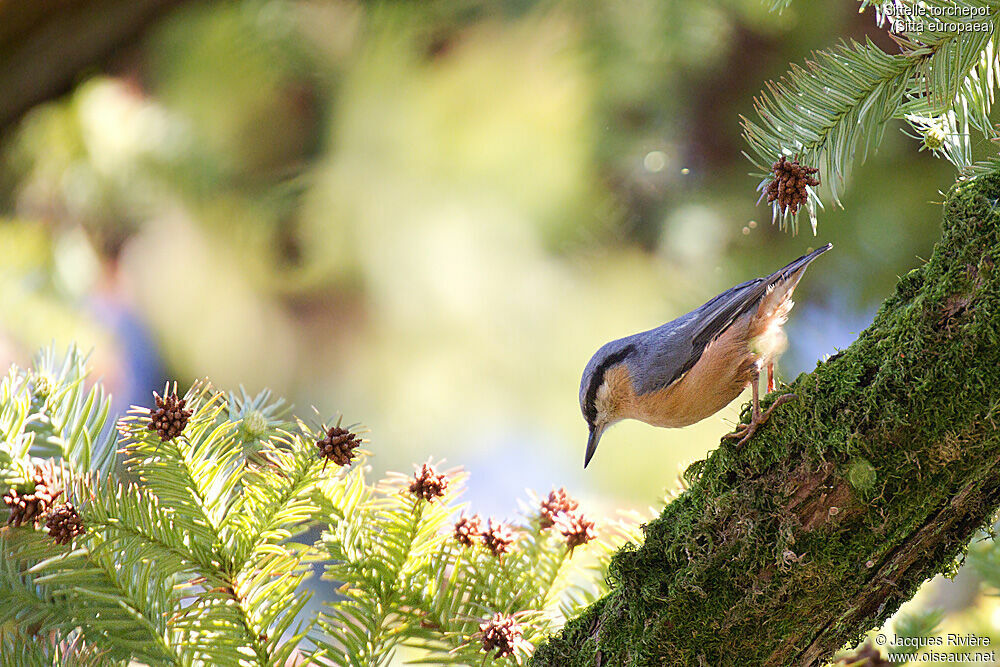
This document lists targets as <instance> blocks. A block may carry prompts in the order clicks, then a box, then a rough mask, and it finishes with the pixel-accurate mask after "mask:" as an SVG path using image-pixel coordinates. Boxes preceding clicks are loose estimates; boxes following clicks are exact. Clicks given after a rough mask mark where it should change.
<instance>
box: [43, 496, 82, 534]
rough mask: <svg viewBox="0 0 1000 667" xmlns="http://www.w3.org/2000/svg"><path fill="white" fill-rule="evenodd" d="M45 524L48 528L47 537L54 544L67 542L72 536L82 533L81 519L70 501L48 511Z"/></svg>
mask: <svg viewBox="0 0 1000 667" xmlns="http://www.w3.org/2000/svg"><path fill="white" fill-rule="evenodd" d="M45 526H46V527H47V528H48V529H49V537H51V538H52V539H53V540H55V542H56V544H69V543H70V542H71V541H72V540H73V538H74V537H76V536H78V535H83V534H84V533H85V532H86V530H85V529H84V527H83V519H81V518H80V515H79V514H78V513H77V511H76V508H75V507H73V505H72V503H63V504H62V505H57V506H56V507H53V508H52V509H51V510H50V511H49V515H48V518H47V519H46V522H45Z"/></svg>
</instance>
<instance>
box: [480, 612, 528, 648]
mask: <svg viewBox="0 0 1000 667" xmlns="http://www.w3.org/2000/svg"><path fill="white" fill-rule="evenodd" d="M479 630H480V631H481V632H482V635H483V651H485V652H486V653H492V652H493V651H496V653H495V654H494V656H493V658H494V659H496V658H506V657H508V656H511V655H514V648H515V647H516V646H517V644H518V642H519V641H520V639H521V635H522V634H523V633H524V629H523V628H522V627H521V624H520V623H518V622H517V621H515V620H514V617H513V616H507V615H506V614H501V613H500V612H497V613H496V614H493V617H492V618H490V620H488V621H486V622H485V623H480V624H479Z"/></svg>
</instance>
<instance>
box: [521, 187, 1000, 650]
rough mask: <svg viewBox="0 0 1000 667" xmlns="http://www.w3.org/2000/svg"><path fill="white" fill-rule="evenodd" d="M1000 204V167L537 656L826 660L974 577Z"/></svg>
mask: <svg viewBox="0 0 1000 667" xmlns="http://www.w3.org/2000/svg"><path fill="white" fill-rule="evenodd" d="M998 198H1000V176H997V175H991V176H984V177H981V178H980V179H978V180H975V181H960V182H959V183H957V184H956V185H955V186H954V187H953V189H952V190H951V192H950V194H949V196H948V198H947V201H946V203H945V207H944V226H943V233H942V238H941V240H940V242H939V243H938V244H937V246H936V247H935V248H934V252H933V254H932V256H931V258H930V260H929V261H928V262H927V263H926V264H924V265H923V266H921V267H920V268H918V269H915V270H913V271H911V272H910V273H908V274H907V275H906V276H904V277H903V278H902V279H901V280H900V282H899V284H898V286H897V288H896V292H895V294H893V295H892V296H891V297H890V298H889V299H888V300H887V301H886V302H885V304H884V305H883V306H882V308H881V310H880V311H879V313H878V314H877V315H876V317H875V321H874V323H873V324H872V325H871V326H870V327H869V328H868V329H867V330H866V331H865V332H864V333H863V334H862V335H861V336H860V337H859V338H858V340H857V341H856V342H855V343H854V344H852V345H851V346H850V347H849V348H848V349H847V350H844V351H843V352H841V353H839V354H837V355H835V356H834V357H832V358H830V359H828V360H826V361H824V362H820V363H819V364H818V365H817V368H816V370H815V371H814V372H813V373H811V374H803V375H801V376H799V377H798V378H797V379H796V380H795V382H794V383H793V384H792V386H791V390H792V391H794V392H795V393H796V394H797V395H798V399H797V400H796V401H793V402H791V403H789V404H786V405H785V406H783V407H781V408H779V409H778V410H777V411H776V412H775V414H774V416H773V417H772V418H771V420H770V422H769V423H768V425H767V426H765V427H764V428H763V429H762V430H761V431H759V432H758V434H757V435H756V436H754V438H753V439H752V440H750V441H749V442H748V443H747V444H746V445H745V446H744V448H743V449H741V450H738V449H736V448H735V447H734V446H732V445H730V444H724V445H723V446H721V447H720V448H719V449H718V450H716V451H715V452H713V453H712V454H711V455H710V456H709V457H708V459H707V460H706V461H703V462H699V463H697V464H695V465H693V466H692V467H691V468H690V469H689V470H688V473H687V477H688V478H689V481H690V482H691V487H690V489H688V490H687V491H686V492H684V493H683V494H682V495H681V496H680V497H679V498H677V499H676V500H675V501H674V502H672V503H670V504H669V505H668V506H667V507H666V508H665V509H664V510H663V513H662V514H661V515H660V517H659V518H658V519H656V520H654V521H652V522H650V523H649V525H648V526H646V527H645V534H646V538H645V543H644V544H643V545H642V546H630V547H627V548H625V549H623V550H622V551H621V552H620V553H619V554H618V555H617V556H616V557H615V558H614V559H613V561H612V563H611V567H610V570H609V578H610V581H611V584H612V589H611V592H610V593H609V594H608V595H607V596H606V597H604V598H603V599H601V600H600V601H598V602H597V603H595V604H594V605H592V606H591V607H590V608H588V609H587V610H586V611H585V612H584V613H582V614H581V615H580V616H579V617H577V618H576V619H574V620H572V621H570V622H569V623H568V624H567V625H566V627H565V629H564V630H563V632H562V633H561V634H559V635H557V636H554V637H552V638H551V639H550V640H549V641H548V642H547V643H546V644H544V645H543V646H541V647H540V648H539V649H538V651H537V652H536V653H535V655H534V657H533V659H532V664H533V665H553V666H555V665H558V666H559V667H563V666H566V665H601V664H604V665H662V664H671V665H713V666H717V665H819V664H822V663H823V662H824V661H825V660H827V659H829V658H830V656H831V655H832V654H833V653H834V651H836V650H837V649H838V648H840V647H842V646H843V645H845V644H849V643H852V642H855V641H857V640H858V639H859V635H860V634H861V633H863V632H865V631H866V630H868V629H870V628H872V627H875V626H878V625H880V624H882V623H883V622H884V621H885V620H886V619H887V618H888V617H889V616H890V615H891V614H892V613H893V612H894V611H895V610H896V609H897V608H898V607H899V605H900V604H901V603H903V602H904V601H906V600H908V599H910V597H912V596H913V594H914V593H915V592H916V590H917V587H918V586H920V584H921V583H922V582H923V581H925V580H926V579H927V578H928V577H931V576H933V575H935V574H937V573H939V572H948V571H950V570H952V569H953V568H954V565H955V561H956V558H957V557H959V556H961V554H962V553H963V551H964V549H965V547H966V545H967V544H968V542H969V540H970V538H971V537H972V535H973V534H974V533H975V531H976V530H977V529H978V528H980V527H982V526H984V525H986V524H987V523H988V522H989V521H990V518H991V516H992V515H993V513H994V512H995V511H996V509H997V508H998V506H1000V431H998V429H997V420H998V419H1000V271H998V270H997V267H996V263H997V262H998V261H1000V210H998V209H997V208H996V206H995V205H996V203H997V200H998ZM766 403H767V402H766V401H765V405H766Z"/></svg>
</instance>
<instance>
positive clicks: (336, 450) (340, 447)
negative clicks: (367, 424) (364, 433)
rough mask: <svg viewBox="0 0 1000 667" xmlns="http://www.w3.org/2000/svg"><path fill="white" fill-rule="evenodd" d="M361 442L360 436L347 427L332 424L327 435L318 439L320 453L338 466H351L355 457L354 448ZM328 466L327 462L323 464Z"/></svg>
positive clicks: (317, 445)
mask: <svg viewBox="0 0 1000 667" xmlns="http://www.w3.org/2000/svg"><path fill="white" fill-rule="evenodd" d="M360 444H361V440H360V439H359V438H358V436H356V435H354V434H353V433H351V432H350V431H348V430H347V429H346V428H340V427H339V426H331V427H330V428H329V429H327V431H326V437H325V438H323V439H322V440H317V441H316V447H318V448H319V455H320V456H322V457H324V458H325V459H326V460H327V461H332V462H334V463H336V464H337V465H338V466H349V465H351V461H352V460H353V459H354V450H355V449H357V448H358V446H359V445H360ZM323 467H326V464H325V463H324V464H323Z"/></svg>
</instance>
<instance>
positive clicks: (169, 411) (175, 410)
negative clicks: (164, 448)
mask: <svg viewBox="0 0 1000 667" xmlns="http://www.w3.org/2000/svg"><path fill="white" fill-rule="evenodd" d="M163 393H164V394H165V396H162V397H161V396H160V395H159V394H157V393H156V392H155V391H154V392H153V398H154V399H155V401H156V409H154V410H151V411H150V413H149V424H148V425H147V428H148V429H149V430H150V431H156V434H157V435H158V436H160V442H167V441H168V440H173V439H174V438H176V437H177V436H179V435H180V434H181V433H182V432H183V431H184V428H185V427H186V426H187V424H188V420H189V419H190V418H191V411H190V410H188V409H186V408H185V407H184V405H185V404H186V403H187V400H186V399H183V398H178V397H177V385H176V383H175V384H174V390H173V391H172V392H170V393H167V391H166V390H164V392H163Z"/></svg>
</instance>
